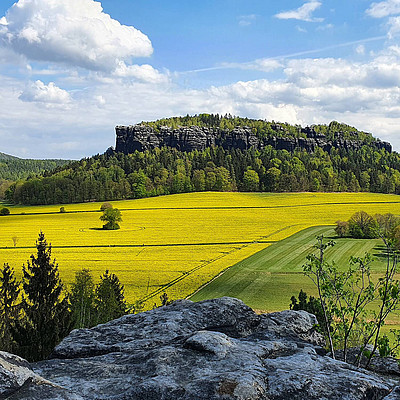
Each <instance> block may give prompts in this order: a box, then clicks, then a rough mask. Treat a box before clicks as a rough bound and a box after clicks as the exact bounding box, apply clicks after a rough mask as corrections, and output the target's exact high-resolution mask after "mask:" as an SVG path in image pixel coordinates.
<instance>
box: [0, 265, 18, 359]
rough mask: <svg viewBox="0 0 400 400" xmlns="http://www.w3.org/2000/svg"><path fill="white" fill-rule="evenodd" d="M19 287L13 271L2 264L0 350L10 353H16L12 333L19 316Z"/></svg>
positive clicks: (0, 281) (0, 276) (0, 272)
mask: <svg viewBox="0 0 400 400" xmlns="http://www.w3.org/2000/svg"><path fill="white" fill-rule="evenodd" d="M19 286H20V284H19V282H17V280H16V279H15V275H14V270H13V269H12V268H11V267H10V266H9V265H8V264H4V266H3V268H2V269H1V270H0V350H1V351H7V352H10V353H15V352H17V351H18V349H17V345H16V343H15V341H14V339H13V335H12V332H13V328H14V327H15V322H16V321H17V320H18V318H19V314H20V306H19V304H17V300H18V297H19V293H20V288H19Z"/></svg>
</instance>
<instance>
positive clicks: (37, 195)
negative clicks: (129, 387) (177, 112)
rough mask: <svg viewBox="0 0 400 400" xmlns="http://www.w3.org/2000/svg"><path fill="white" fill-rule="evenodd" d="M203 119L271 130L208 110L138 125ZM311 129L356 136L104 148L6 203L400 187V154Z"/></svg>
mask: <svg viewBox="0 0 400 400" xmlns="http://www.w3.org/2000/svg"><path fill="white" fill-rule="evenodd" d="M206 123H207V124H208V126H209V127H213V126H214V125H216V124H217V125H218V126H219V127H221V126H225V127H226V129H230V127H231V126H236V125H237V124H239V125H241V124H242V125H243V126H252V129H256V130H257V129H259V130H260V132H261V131H262V130H263V129H267V128H266V127H268V126H270V125H271V126H273V127H274V128H273V129H274V132H275V134H276V132H277V130H276V128H275V127H276V126H277V124H275V123H274V122H271V123H269V122H266V121H259V120H249V119H241V118H237V117H230V116H225V117H220V116H213V115H208V114H202V115H200V116H194V117H189V116H188V117H179V118H172V119H164V120H159V121H155V122H147V123H143V124H148V125H149V126H150V125H151V126H153V127H155V128H156V129H161V127H163V126H165V125H166V124H170V126H171V127H172V128H174V126H181V125H184V124H186V126H192V125H195V126H201V124H206ZM196 124H197V125H196ZM279 126H281V127H282V126H283V127H284V128H282V129H278V132H279V131H280V132H282V134H284V135H289V136H290V135H292V137H295V136H296V135H301V134H302V132H303V131H302V128H301V127H298V126H292V125H289V124H279ZM224 129H225V128H224ZM312 129H313V131H315V132H321V133H322V132H323V134H324V135H325V136H326V137H328V138H329V137H332V138H334V137H337V136H338V135H339V136H344V137H346V138H347V137H348V138H349V139H351V140H352V141H356V142H357V148H356V149H352V148H349V147H347V148H334V147H333V148H331V149H330V151H329V152H328V151H324V150H323V149H322V148H318V147H317V148H316V149H315V150H314V151H312V152H310V151H307V150H306V149H300V148H297V149H295V150H293V151H291V152H289V151H287V150H278V149H276V148H274V147H273V146H270V145H267V146H265V147H264V148H262V149H261V150H260V149H259V150H257V149H255V148H250V149H249V150H240V149H238V148H233V147H231V148H223V147H221V146H212V147H208V148H205V149H204V150H201V151H199V150H194V151H188V152H183V151H179V150H177V149H176V148H170V147H161V148H154V149H151V150H145V151H135V152H133V153H132V154H123V153H116V152H113V151H107V152H106V153H105V154H103V155H97V156H94V157H91V158H85V159H82V160H80V161H77V162H73V163H70V164H68V165H66V166H63V167H58V168H56V169H55V170H54V171H53V172H51V173H45V174H44V175H43V177H34V178H31V179H28V180H27V181H19V182H17V183H16V184H14V185H13V186H11V188H10V189H9V190H8V192H7V198H8V200H9V201H10V202H14V203H23V204H59V203H74V202H85V201H104V200H117V199H128V198H141V197H148V196H157V195H163V194H173V193H183V192H192V191H208V190H217V191H236V190H239V191H271V192H282V191H351V192H356V191H371V192H379V193H400V155H399V154H398V153H396V152H390V151H388V150H386V148H378V147H377V146H374V145H373V144H374V143H384V142H380V141H379V139H375V138H374V137H373V136H372V135H371V134H368V133H365V132H360V131H358V130H356V129H355V128H353V127H350V126H348V125H344V124H339V123H337V122H333V123H331V124H329V125H314V126H312ZM371 144H372V145H371ZM389 146H390V145H389Z"/></svg>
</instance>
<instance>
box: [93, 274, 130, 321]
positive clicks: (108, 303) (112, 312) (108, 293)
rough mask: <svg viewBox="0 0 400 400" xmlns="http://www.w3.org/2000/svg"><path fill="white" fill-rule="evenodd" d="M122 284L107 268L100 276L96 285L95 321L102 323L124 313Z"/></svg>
mask: <svg viewBox="0 0 400 400" xmlns="http://www.w3.org/2000/svg"><path fill="white" fill-rule="evenodd" d="M124 291H125V289H124V286H123V285H122V284H121V283H120V281H119V279H118V277H117V276H116V275H115V274H110V273H109V271H108V270H106V272H105V273H104V274H103V275H102V276H101V277H100V282H99V284H98V285H97V286H96V298H95V305H96V313H97V323H99V324H103V323H105V322H108V321H111V320H112V319H115V318H119V317H122V316H123V315H125V313H126V302H125V295H124Z"/></svg>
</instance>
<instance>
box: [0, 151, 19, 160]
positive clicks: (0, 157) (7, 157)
mask: <svg viewBox="0 0 400 400" xmlns="http://www.w3.org/2000/svg"><path fill="white" fill-rule="evenodd" d="M9 160H18V157H14V156H10V155H9V154H5V153H2V152H1V151H0V161H9Z"/></svg>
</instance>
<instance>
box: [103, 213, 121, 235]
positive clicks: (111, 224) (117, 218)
mask: <svg viewBox="0 0 400 400" xmlns="http://www.w3.org/2000/svg"><path fill="white" fill-rule="evenodd" d="M100 221H103V222H106V223H105V224H104V225H103V229H107V230H116V229H119V224H118V222H122V217H121V211H119V210H118V208H106V209H105V210H104V211H103V215H102V216H101V217H100Z"/></svg>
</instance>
